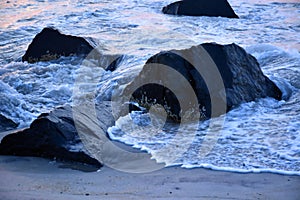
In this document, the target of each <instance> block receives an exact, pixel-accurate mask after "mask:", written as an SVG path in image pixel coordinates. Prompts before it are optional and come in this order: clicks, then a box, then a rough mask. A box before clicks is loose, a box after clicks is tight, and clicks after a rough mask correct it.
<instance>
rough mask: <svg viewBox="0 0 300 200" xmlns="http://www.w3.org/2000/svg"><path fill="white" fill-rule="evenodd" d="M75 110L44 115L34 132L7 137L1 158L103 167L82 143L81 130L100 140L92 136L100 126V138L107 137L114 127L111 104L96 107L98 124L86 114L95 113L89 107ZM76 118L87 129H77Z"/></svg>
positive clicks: (63, 109) (35, 123)
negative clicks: (25, 157)
mask: <svg viewBox="0 0 300 200" xmlns="http://www.w3.org/2000/svg"><path fill="white" fill-rule="evenodd" d="M87 108H89V107H87ZM74 109H75V108H72V107H71V106H69V105H65V106H63V107H58V108H56V109H54V110H53V111H51V112H50V113H45V114H41V115H40V116H39V117H38V118H37V119H36V120H34V121H33V122H32V124H31V125H30V128H28V129H25V130H22V131H20V132H16V133H12V134H9V135H7V136H5V137H4V138H3V139H2V141H1V144H0V154H1V155H16V156H36V157H45V158H50V159H57V160H62V161H70V162H77V163H84V164H88V165H93V166H96V167H101V166H102V164H101V162H100V161H99V160H98V159H96V158H95V157H94V156H91V152H89V151H88V150H87V149H86V148H85V145H84V144H83V142H82V138H83V137H84V136H83V135H79V134H78V130H79V129H80V130H81V134H90V136H91V137H95V138H97V137H98V136H96V135H92V134H96V133H93V130H91V129H90V127H92V126H95V123H97V126H99V127H100V129H99V130H103V132H102V131H99V133H97V134H100V135H101V134H102V135H103V133H104V137H106V136H105V133H106V130H107V128H108V127H110V126H112V125H113V124H114V119H113V116H112V115H111V107H110V102H102V103H101V104H97V105H96V106H95V109H96V111H97V114H98V115H97V119H98V120H97V121H95V120H94V119H90V118H89V117H90V116H89V115H87V114H86V113H85V112H87V113H92V111H89V110H88V109H86V106H85V107H84V105H83V109H75V110H76V112H75V113H74ZM82 110H84V112H82ZM74 114H76V120H77V123H78V124H79V126H81V125H80V124H84V125H85V127H82V126H81V127H77V126H75V123H74V116H73V115H74ZM78 128H79V129H78ZM101 132H102V133H101Z"/></svg>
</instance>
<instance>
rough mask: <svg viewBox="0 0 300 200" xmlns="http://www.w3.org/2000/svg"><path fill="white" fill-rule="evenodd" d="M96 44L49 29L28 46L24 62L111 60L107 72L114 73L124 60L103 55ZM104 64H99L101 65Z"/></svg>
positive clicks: (106, 66)
mask: <svg viewBox="0 0 300 200" xmlns="http://www.w3.org/2000/svg"><path fill="white" fill-rule="evenodd" d="M96 47H97V45H96V42H95V41H93V39H92V38H83V37H77V36H72V35H65V34H62V33H60V32H59V31H58V30H56V29H54V28H51V27H47V28H44V29H43V30H42V31H41V32H40V33H38V34H37V35H36V36H35V37H34V39H33V40H32V42H31V44H30V45H29V46H28V49H27V50H26V53H25V55H24V56H23V57H22V61H27V62H29V63H35V62H39V61H50V60H55V59H58V58H60V57H61V56H71V55H76V56H87V55H89V57H90V58H93V59H96V60H101V59H103V58H102V57H105V58H104V60H109V63H104V64H107V65H105V66H100V67H103V68H105V69H106V70H109V71H113V70H115V69H116V67H117V65H118V64H119V62H120V61H121V59H122V56H119V55H102V54H101V53H100V52H99V51H98V50H97V49H96ZM101 64H103V62H101V61H100V62H99V65H101Z"/></svg>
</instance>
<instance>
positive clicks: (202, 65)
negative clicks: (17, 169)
mask: <svg viewBox="0 0 300 200" xmlns="http://www.w3.org/2000/svg"><path fill="white" fill-rule="evenodd" d="M175 72H176V73H179V74H180V75H178V74H176V73H175ZM184 81H187V83H185V82H184ZM188 86H190V87H191V88H192V90H193V94H195V96H196V99H197V104H198V105H195V103H192V96H193V94H192V93H188ZM123 93H124V94H128V95H131V100H132V101H135V102H137V103H139V104H140V105H142V106H144V107H146V108H148V109H149V108H150V107H151V106H152V105H154V104H160V105H162V106H163V107H164V108H165V110H166V111H167V113H168V116H169V117H170V118H171V119H174V120H175V121H177V120H180V119H181V116H182V114H184V113H181V112H182V111H183V110H184V111H187V110H189V107H194V106H196V108H197V109H198V107H199V109H200V113H201V116H202V117H203V118H204V119H207V118H210V117H216V116H219V115H221V114H224V113H225V112H227V111H229V110H230V109H232V108H234V107H235V106H237V105H239V104H241V103H243V102H249V101H253V100H255V99H257V98H264V97H273V98H275V99H277V100H280V99H281V96H282V92H281V91H280V90H279V88H278V87H277V86H276V85H275V84H274V83H273V82H272V81H271V80H270V79H269V78H267V77H266V76H265V75H264V74H263V73H262V71H261V69H260V67H259V64H258V62H257V60H256V59H255V58H254V57H253V56H251V55H250V54H248V53H247V52H246V51H245V50H244V49H243V48H241V47H239V46H238V45H236V44H229V45H220V44H216V43H205V44H201V45H199V46H193V47H191V48H190V49H184V50H172V51H163V52H160V53H158V54H156V55H154V56H152V57H151V58H149V59H148V61H147V63H146V65H145V66H144V67H143V69H142V71H141V72H140V74H139V76H137V77H136V78H135V79H134V80H133V81H132V82H131V83H130V84H129V85H128V86H127V87H126V88H125V89H124V92H123ZM180 101H181V103H182V105H181V104H179V102H180ZM212 101H214V105H212ZM222 105H225V106H223V107H222ZM212 106H214V108H212ZM224 107H225V108H224ZM212 109H214V110H212ZM212 111H214V112H213V113H212Z"/></svg>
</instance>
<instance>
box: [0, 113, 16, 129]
mask: <svg viewBox="0 0 300 200" xmlns="http://www.w3.org/2000/svg"><path fill="white" fill-rule="evenodd" d="M17 127H18V124H16V123H15V122H14V121H13V120H11V119H8V118H6V117H5V116H3V115H1V114H0V132H2V131H9V130H13V129H15V128H17Z"/></svg>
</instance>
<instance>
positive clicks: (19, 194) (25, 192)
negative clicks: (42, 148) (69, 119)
mask: <svg viewBox="0 0 300 200" xmlns="http://www.w3.org/2000/svg"><path fill="white" fill-rule="evenodd" d="M0 177H1V179H0V197H1V199H5V200H13V199H83V198H88V199H121V198H122V199H295V200H296V199H297V198H298V197H299V196H300V176H297V175H280V174H274V173H234V172H224V171H215V170H209V169H204V168H193V169H184V168H181V167H166V168H163V169H160V170H157V171H153V172H150V173H136V174H134V173H126V172H121V171H116V170H114V169H111V168H108V167H106V166H104V167H102V168H101V169H100V170H99V171H98V172H88V173H86V172H81V171H78V170H72V169H67V168H63V167H62V163H60V162H53V161H52V162H51V161H49V160H47V159H43V158H33V157H15V156H0Z"/></svg>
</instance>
